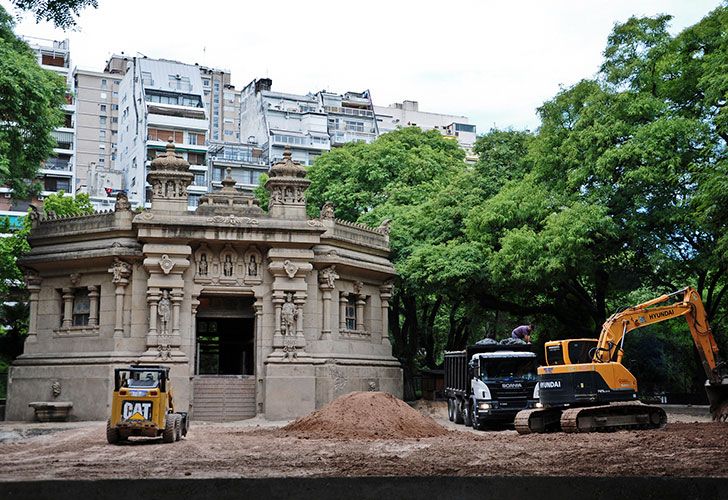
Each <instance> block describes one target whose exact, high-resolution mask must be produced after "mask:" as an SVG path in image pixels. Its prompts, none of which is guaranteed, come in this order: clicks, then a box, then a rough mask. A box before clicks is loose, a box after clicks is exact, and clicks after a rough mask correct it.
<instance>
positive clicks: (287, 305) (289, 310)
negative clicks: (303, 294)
mask: <svg viewBox="0 0 728 500" xmlns="http://www.w3.org/2000/svg"><path fill="white" fill-rule="evenodd" d="M297 319H298V310H297V308H296V304H294V303H293V295H292V294H291V293H287V294H286V301H285V302H284V303H283V306H282V307H281V334H282V335H295V334H296V320H297Z"/></svg>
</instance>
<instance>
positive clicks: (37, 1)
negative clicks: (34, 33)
mask: <svg viewBox="0 0 728 500" xmlns="http://www.w3.org/2000/svg"><path fill="white" fill-rule="evenodd" d="M11 2H12V4H13V5H14V6H15V7H16V8H18V9H20V10H24V11H28V12H32V13H33V15H35V20H36V22H40V21H48V22H51V23H53V24H55V25H56V27H58V28H62V29H69V28H73V27H75V26H76V17H78V15H79V13H80V12H81V10H82V9H85V8H86V7H93V8H94V9H95V8H97V7H98V2H97V0H11Z"/></svg>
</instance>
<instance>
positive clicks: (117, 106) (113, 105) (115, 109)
mask: <svg viewBox="0 0 728 500" xmlns="http://www.w3.org/2000/svg"><path fill="white" fill-rule="evenodd" d="M111 110H112V111H118V110H119V105H118V104H112V105H111Z"/></svg>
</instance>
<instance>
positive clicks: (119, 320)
mask: <svg viewBox="0 0 728 500" xmlns="http://www.w3.org/2000/svg"><path fill="white" fill-rule="evenodd" d="M117 202H118V201H117ZM109 272H110V273H112V274H113V275H114V276H113V277H112V278H111V282H112V283H114V284H115V285H116V290H115V294H116V310H115V313H116V314H115V319H114V337H121V336H123V335H124V295H125V293H126V286H127V285H128V284H129V276H131V265H129V264H127V263H126V262H124V261H123V260H121V259H119V258H116V259H114V264H113V265H112V266H111V268H109Z"/></svg>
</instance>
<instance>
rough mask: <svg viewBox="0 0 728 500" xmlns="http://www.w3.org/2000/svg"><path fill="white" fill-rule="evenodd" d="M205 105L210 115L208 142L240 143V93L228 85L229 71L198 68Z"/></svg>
mask: <svg viewBox="0 0 728 500" xmlns="http://www.w3.org/2000/svg"><path fill="white" fill-rule="evenodd" d="M200 76H201V78H202V87H203V90H204V94H205V104H206V106H207V109H208V111H209V115H210V128H209V140H210V141H219V142H239V141H240V92H238V91H236V90H235V86H234V85H233V84H232V83H230V71H229V70H221V69H215V68H208V67H205V66H200Z"/></svg>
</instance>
